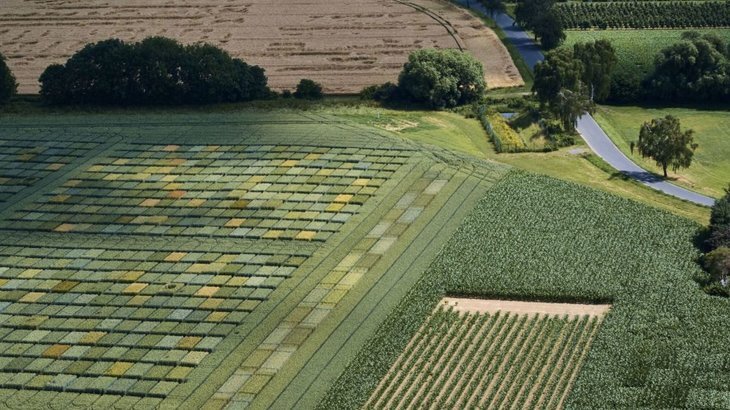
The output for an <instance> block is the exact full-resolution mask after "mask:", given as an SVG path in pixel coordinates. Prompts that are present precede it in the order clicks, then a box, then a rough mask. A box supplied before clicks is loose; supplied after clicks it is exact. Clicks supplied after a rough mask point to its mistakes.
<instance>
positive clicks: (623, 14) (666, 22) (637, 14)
mask: <svg viewBox="0 0 730 410" xmlns="http://www.w3.org/2000/svg"><path fill="white" fill-rule="evenodd" d="M557 13H558V17H559V18H560V21H561V22H562V24H563V27H565V28H566V29H588V28H600V29H607V28H608V29H644V28H659V29H662V28H690V27H698V28H699V27H709V28H712V27H715V28H719V27H728V26H730V4H728V2H726V1H673V2H668V1H619V2H597V3H594V2H571V3H559V4H558V5H557Z"/></svg>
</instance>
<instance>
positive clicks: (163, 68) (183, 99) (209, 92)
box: [40, 37, 270, 105]
mask: <svg viewBox="0 0 730 410" xmlns="http://www.w3.org/2000/svg"><path fill="white" fill-rule="evenodd" d="M266 82H267V79H266V76H265V75H264V70H263V69H262V68H261V67H258V66H251V65H248V64H246V63H245V62H243V61H242V60H240V59H235V58H232V57H231V56H230V55H229V54H228V53H226V52H225V51H223V50H221V49H219V48H217V47H214V46H211V45H207V44H194V45H187V46H184V45H181V44H180V43H178V42H177V41H175V40H172V39H169V38H164V37H150V38H147V39H145V40H143V41H141V42H138V43H125V42H123V41H121V40H117V39H110V40H105V41H100V42H98V43H94V44H89V45H87V46H85V47H84V48H83V49H81V50H80V51H78V52H77V53H76V54H74V55H73V56H72V57H71V58H69V59H68V61H67V62H66V64H63V65H61V64H54V65H51V66H49V67H48V68H47V69H46V70H45V72H44V73H43V74H42V75H41V77H40V83H41V92H40V93H41V96H42V97H43V98H44V100H46V101H48V102H50V103H56V104H69V103H71V104H77V103H80V104H114V105H137V104H205V103H221V102H236V101H249V100H253V99H258V98H263V97H266V96H268V95H269V93H270V91H269V88H268V87H267V84H266Z"/></svg>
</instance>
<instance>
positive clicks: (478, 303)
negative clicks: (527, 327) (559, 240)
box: [439, 298, 611, 316]
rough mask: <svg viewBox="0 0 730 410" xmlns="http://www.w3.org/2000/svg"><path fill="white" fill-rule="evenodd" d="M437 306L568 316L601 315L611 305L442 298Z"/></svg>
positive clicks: (481, 310) (478, 311)
mask: <svg viewBox="0 0 730 410" xmlns="http://www.w3.org/2000/svg"><path fill="white" fill-rule="evenodd" d="M439 306H444V307H448V306H451V307H452V309H454V310H455V311H457V312H469V313H495V312H498V311H502V312H511V313H518V314H535V313H539V314H547V315H568V316H583V315H589V316H603V315H604V314H606V312H608V310H609V309H610V308H611V305H587V304H578V303H544V302H522V301H515V300H497V299H470V298H443V299H442V300H441V303H440V304H439Z"/></svg>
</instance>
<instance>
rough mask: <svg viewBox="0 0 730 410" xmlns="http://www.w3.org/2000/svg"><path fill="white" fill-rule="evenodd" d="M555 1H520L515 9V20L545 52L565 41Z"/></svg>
mask: <svg viewBox="0 0 730 410" xmlns="http://www.w3.org/2000/svg"><path fill="white" fill-rule="evenodd" d="M554 6H555V0H522V1H520V2H518V3H517V7H515V20H516V21H517V23H518V24H519V25H520V26H522V27H523V28H524V29H526V30H531V31H532V32H533V33H534V34H535V39H536V40H539V41H540V45H542V47H543V48H544V49H546V50H550V49H553V48H555V47H557V46H559V45H560V43H562V42H563V40H565V33H564V32H563V24H562V23H561V21H560V18H559V17H558V14H557V12H556V11H555V7H554Z"/></svg>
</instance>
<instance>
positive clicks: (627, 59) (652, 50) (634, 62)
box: [563, 29, 730, 77]
mask: <svg viewBox="0 0 730 410" xmlns="http://www.w3.org/2000/svg"><path fill="white" fill-rule="evenodd" d="M690 30H691V31H697V32H698V33H702V34H705V33H713V34H716V35H718V36H720V37H722V38H725V39H727V40H730V29H703V30H692V29H684V30H569V31H566V32H565V34H566V39H565V43H564V44H563V46H564V47H566V46H567V47H572V46H573V44H575V43H583V42H587V41H595V40H608V41H610V42H611V44H613V47H614V48H615V49H616V54H617V56H618V65H617V68H616V71H618V72H636V73H640V74H641V77H643V76H644V75H646V74H649V73H650V72H651V70H652V69H653V67H654V58H655V57H656V56H657V54H659V52H660V51H661V50H662V49H663V48H665V47H668V46H670V45H672V44H674V43H676V42H678V41H679V40H680V39H681V37H682V33H684V32H685V31H690Z"/></svg>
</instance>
